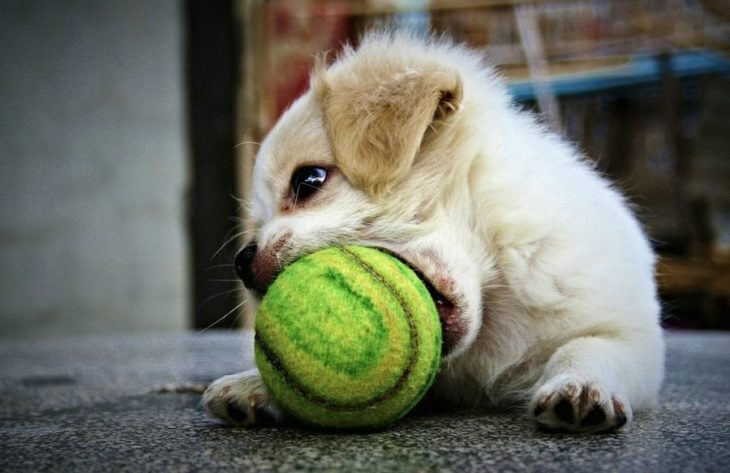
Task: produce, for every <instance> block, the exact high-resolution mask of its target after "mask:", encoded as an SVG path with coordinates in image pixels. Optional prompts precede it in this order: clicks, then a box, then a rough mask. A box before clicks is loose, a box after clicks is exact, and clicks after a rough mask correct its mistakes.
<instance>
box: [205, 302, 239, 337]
mask: <svg viewBox="0 0 730 473" xmlns="http://www.w3.org/2000/svg"><path fill="white" fill-rule="evenodd" d="M245 303H246V301H245V300H244V301H243V302H241V303H240V304H238V305H237V306H236V307H234V308H233V309H231V310H229V311H228V312H226V313H225V314H224V315H223V316H222V317H221V318H219V319H218V320H216V321H215V322H213V323H212V324H210V325H208V326H207V327H205V328H204V329H202V330H200V331H198V332H195V335H200V334H201V333H203V332H205V331H206V330H208V329H209V328H211V327H213V326H214V325H216V324H217V323H218V322H220V321H222V320H223V319H225V318H226V317H228V316H229V315H231V314H232V313H233V312H235V311H237V310H238V309H240V308H241V307H243V304H245ZM236 320H238V319H236Z"/></svg>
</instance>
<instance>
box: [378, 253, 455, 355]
mask: <svg viewBox="0 0 730 473" xmlns="http://www.w3.org/2000/svg"><path fill="white" fill-rule="evenodd" d="M380 249H381V250H382V251H385V252H386V253H389V254H390V255H392V256H394V257H395V258H398V259H399V260H400V261H401V262H402V263H403V264H405V265H406V266H408V267H409V268H411V270H412V271H413V272H414V273H416V276H418V278H419V279H420V280H421V282H422V283H423V284H424V286H426V289H427V290H428V293H429V294H430V295H431V299H432V300H433V302H434V305H435V306H436V310H437V311H438V314H439V319H440V320H441V333H442V337H441V339H442V345H441V356H442V357H443V356H446V355H448V354H449V353H451V351H452V350H453V349H454V347H455V346H456V345H457V344H458V343H459V341H461V339H462V337H463V335H464V329H463V322H462V320H461V312H462V311H461V309H460V308H459V305H458V304H456V303H455V302H454V298H452V297H448V296H446V295H445V294H444V293H443V292H441V291H440V290H438V289H437V288H436V286H435V285H434V284H433V283H432V282H431V280H430V279H429V278H427V277H426V276H425V274H424V273H423V271H421V270H420V269H418V267H416V266H415V265H414V264H412V263H411V262H410V261H408V260H407V259H405V258H404V257H403V256H401V255H399V254H397V253H394V252H393V251H390V250H387V249H383V248H380Z"/></svg>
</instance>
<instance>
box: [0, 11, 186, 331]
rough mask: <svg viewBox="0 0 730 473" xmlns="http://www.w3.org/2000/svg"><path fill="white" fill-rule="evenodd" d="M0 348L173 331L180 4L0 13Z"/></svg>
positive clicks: (181, 269)
mask: <svg viewBox="0 0 730 473" xmlns="http://www.w3.org/2000/svg"><path fill="white" fill-rule="evenodd" d="M0 25H1V26H0V103H1V106H0V337H18V336H39V335H49V334H59V335H60V334H85V333H119V332H136V331H145V330H178V329H181V328H183V327H184V326H186V325H187V320H186V318H187V313H188V310H187V305H188V302H187V298H186V293H187V287H186V286H187V277H186V272H187V269H188V268H187V266H188V264H187V250H186V240H185V235H184V232H183V230H184V215H183V211H184V207H183V203H184V189H185V185H186V173H187V169H186V162H185V158H186V154H185V146H184V125H185V124H184V116H183V95H184V91H183V83H182V80H183V72H184V70H183V63H182V58H183V56H182V47H183V37H182V34H183V31H182V26H183V19H182V5H181V2H180V1H164V2H157V1H147V0H119V1H113V2H111V1H110V2H107V1H92V2H87V1H52V0H17V1H9V0H3V1H2V2H0Z"/></svg>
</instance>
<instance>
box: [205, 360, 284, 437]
mask: <svg viewBox="0 0 730 473" xmlns="http://www.w3.org/2000/svg"><path fill="white" fill-rule="evenodd" d="M202 403H203V406H204V407H205V409H206V410H207V411H208V413H209V414H210V415H211V416H213V417H217V418H219V419H222V420H224V421H226V422H228V423H229V424H233V425H240V426H246V427H250V426H254V425H257V426H258V425H266V424H274V423H278V422H281V420H282V419H283V414H282V411H281V409H280V408H279V406H277V405H276V403H275V402H274V400H273V399H272V398H271V395H270V394H269V392H268V391H267V389H266V386H264V382H263V380H262V379H261V375H260V374H259V372H258V370H255V369H254V370H250V371H244V372H243V373H237V374H232V375H229V376H224V377H222V378H219V379H217V380H215V381H214V382H213V383H212V384H211V385H210V386H209V387H208V389H206V390H205V392H204V393H203V401H202Z"/></svg>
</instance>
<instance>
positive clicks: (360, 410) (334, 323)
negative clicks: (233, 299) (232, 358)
mask: <svg viewBox="0 0 730 473" xmlns="http://www.w3.org/2000/svg"><path fill="white" fill-rule="evenodd" d="M255 356H256V365H257V366H258V368H259V371H260V372H261V376H262V378H263V380H264V383H265V384H266V385H267V387H268V388H269V390H270V392H271V393H272V395H273V396H274V399H276V401H277V402H278V403H279V404H280V405H281V406H282V407H283V408H284V410H286V411H287V412H289V413H290V414H291V415H293V416H294V417H297V418H298V419H300V420H302V421H304V422H306V423H308V424H311V425H315V426H318V427H325V428H336V429H368V428H379V427H384V426H386V425H388V424H390V423H392V422H393V421H395V420H397V419H399V418H400V417H402V416H403V415H405V414H406V413H407V412H408V411H409V410H410V409H411V408H412V407H413V406H414V405H415V404H416V403H417V402H418V401H419V400H420V399H421V397H422V396H423V395H424V394H425V392H426V390H427V389H428V388H429V387H430V386H431V384H432V383H433V380H434V378H435V376H436V373H437V371H438V367H439V364H440V358H441V323H440V321H439V317H438V312H437V310H436V306H435V305H434V302H433V300H432V298H431V296H430V295H429V293H428V290H427V289H426V287H425V286H424V284H423V282H421V280H420V279H419V278H418V276H416V274H415V273H414V272H413V271H412V270H411V269H410V268H409V267H408V266H406V265H405V264H403V263H402V262H401V261H400V260H398V259H397V258H395V257H393V256H391V255H389V254H387V253H385V252H382V251H380V250H376V249H373V248H366V247H361V246H347V247H330V248H326V249H324V250H320V251H318V252H316V253H313V254H310V255H308V256H305V257H303V258H301V259H299V260H297V261H296V262H294V263H293V264H291V265H290V266H288V267H287V268H285V270H284V271H283V272H282V273H281V274H280V275H279V277H278V278H277V279H276V280H275V281H274V283H273V284H272V285H271V287H270V288H269V290H268V291H267V293H266V296H265V297H264V299H263V300H262V302H261V306H260V308H259V311H258V314H257V316H256V339H255Z"/></svg>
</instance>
